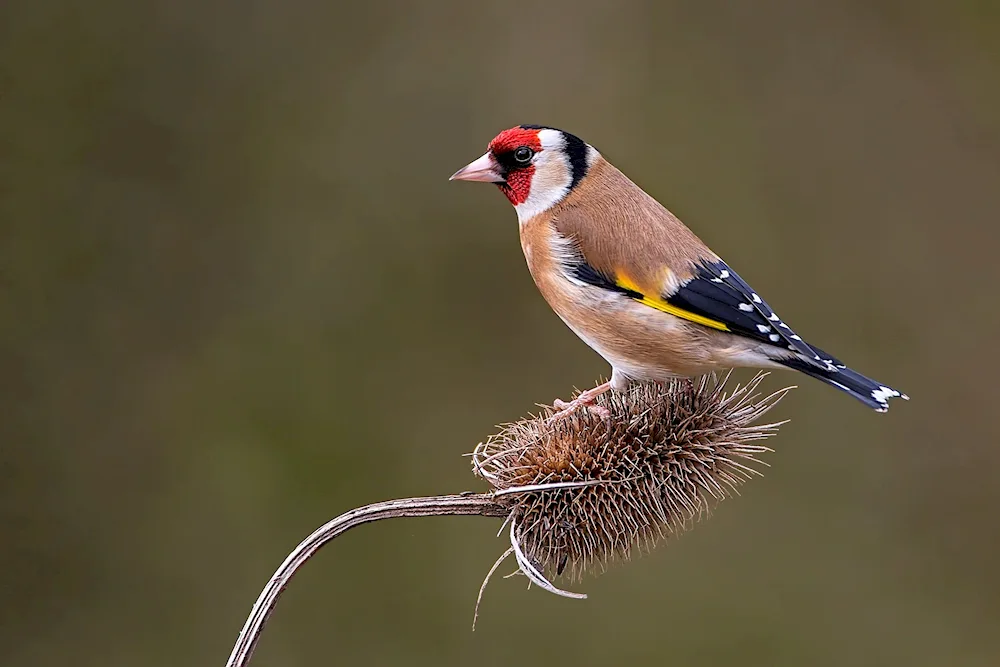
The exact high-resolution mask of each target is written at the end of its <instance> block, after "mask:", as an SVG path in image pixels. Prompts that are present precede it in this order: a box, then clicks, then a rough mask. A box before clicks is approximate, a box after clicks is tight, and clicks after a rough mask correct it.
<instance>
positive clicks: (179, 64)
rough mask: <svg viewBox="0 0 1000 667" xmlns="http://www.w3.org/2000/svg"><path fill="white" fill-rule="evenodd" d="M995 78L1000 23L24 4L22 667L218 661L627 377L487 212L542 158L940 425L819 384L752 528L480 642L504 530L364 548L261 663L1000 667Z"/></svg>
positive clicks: (926, 17) (889, 8)
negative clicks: (522, 435)
mask: <svg viewBox="0 0 1000 667" xmlns="http://www.w3.org/2000/svg"><path fill="white" fill-rule="evenodd" d="M998 70H1000V3H996V2H993V1H990V0H979V1H974V0H965V1H962V2H953V3H943V2H930V1H926V2H920V1H918V2H913V1H903V0H895V1H881V2H871V1H865V0H853V1H848V2H828V3H818V2H801V1H800V0H765V1H763V2H753V3H751V2H745V3H737V2H717V1H712V2H706V1H704V0H689V1H685V2H654V1H649V2H641V1H637V0H636V1H620V2H615V3H604V2H592V1H591V2H588V1H583V0H575V1H569V0H564V1H560V2H547V3H518V2H503V3H470V2H459V1H456V0H450V1H445V2H425V3H417V2H413V3H403V2H369V3H338V2H307V1H305V0H285V1H282V2H278V1H277V0H272V1H271V2H260V1H257V0H246V1H244V2H223V1H221V0H199V1H195V0H155V1H146V2H127V1H125V0H121V1H109V0H101V1H99V2H94V1H91V2H83V1H70V0H48V1H47V0H26V1H22V0H5V1H4V2H3V3H0V223H2V229H0V234H2V235H0V289H2V299H0V346H2V347H0V354H2V357H0V361H2V368H0V393H2V396H0V398H2V406H3V407H2V413H0V414H2V418H0V437H2V444H0V447H2V449H0V475H2V478H0V664H2V665H4V666H5V667H6V666H11V667H22V666H23V667H27V666H33V665H57V664H67V663H70V664H84V665H101V666H108V667H112V666H126V665H127V666H130V667H134V666H135V665H151V666H156V665H221V664H223V663H224V661H225V659H226V657H227V656H228V654H229V651H230V648H231V646H232V642H233V640H234V639H235V637H236V633H237V631H238V630H239V628H240V627H241V626H242V624H243V621H244V619H245V616H246V613H247V612H248V611H249V608H250V605H251V603H252V602H253V600H254V599H255V597H256V596H257V593H258V591H259V590H260V588H261V587H262V586H263V584H264V583H265V581H266V580H267V578H268V577H269V576H270V574H271V573H272V571H273V569H274V567H275V566H276V565H277V564H278V563H279V562H280V561H281V560H282V559H283V558H284V556H285V554H286V552H287V551H288V550H289V549H290V548H291V547H292V546H293V545H294V544H295V543H296V542H297V541H298V540H299V539H300V538H302V537H304V536H305V535H306V534H308V533H309V532H310V531H311V530H312V529H313V528H314V527H315V526H317V525H318V524H320V523H322V522H323V521H325V520H327V519H328V518H330V517H332V516H333V515H335V514H338V513H340V512H342V511H344V510H346V509H348V508H351V507H354V506H357V505H361V504H365V503H368V502H373V501H376V500H380V499H385V498H390V497H398V496H407V495H419V494H435V493H448V492H457V491H461V490H464V489H475V490H478V489H482V488H483V485H482V484H481V483H479V482H478V481H477V480H475V479H474V478H473V477H472V476H471V474H470V471H469V461H468V459H466V458H463V457H462V454H463V453H464V452H468V451H470V450H471V449H472V447H473V446H474V445H475V444H476V443H477V442H478V441H479V440H481V439H483V438H485V437H486V436H487V435H488V434H489V433H491V432H492V431H493V430H494V424H496V423H499V422H503V421H508V420H511V419H514V418H517V417H519V416H521V415H523V414H525V413H526V412H527V411H529V410H531V409H532V408H533V405H534V404H535V403H536V402H549V401H551V400H552V399H554V398H556V397H566V396H567V395H568V394H569V393H570V391H571V389H572V387H573V386H588V385H590V384H591V383H593V382H595V381H596V380H597V379H598V377H599V376H601V375H602V374H606V373H607V372H608V368H607V366H606V365H605V364H604V362H603V361H601V360H600V358H599V357H597V355H595V354H594V353H593V352H591V351H590V350H589V349H588V348H587V347H586V346H585V345H584V344H583V343H581V342H579V341H578V340H577V339H576V337H575V336H574V335H573V334H572V333H571V332H570V331H569V330H567V329H566V328H565V327H564V326H563V325H562V323H561V322H560V321H559V320H558V319H557V318H556V317H555V316H554V315H553V314H552V313H551V312H550V311H549V309H548V307H547V306H546V305H545V304H544V303H543V301H542V299H541V297H540V296H539V295H538V294H537V293H536V291H535V288H534V286H533V284H532V282H531V279H530V277H529V275H528V272H527V271H526V269H525V266H524V259H523V257H522V255H521V251H520V248H519V246H518V240H517V224H516V219H515V216H514V212H513V211H512V210H511V209H510V206H509V204H508V203H507V202H506V201H505V200H504V198H503V197H502V196H501V195H500V194H499V193H497V192H496V191H495V189H494V188H491V187H488V186H484V185H479V186H476V185H470V184H464V183H463V184H456V183H449V182H448V180H447V178H448V176H449V175H450V174H451V173H452V172H453V171H454V170H455V169H457V168H458V167H460V166H462V165H464V164H465V163H466V162H468V161H469V160H471V159H473V158H475V157H477V156H478V155H480V154H481V153H482V151H483V150H484V148H485V146H486V143H487V142H488V141H489V139H490V138H491V137H492V136H493V135H494V134H495V133H496V132H498V131H499V130H501V129H504V128H506V127H509V126H512V125H515V124H518V123H544V124H549V125H554V126H556V127H562V128H565V129H567V130H569V131H571V132H574V133H577V134H579V135H581V136H582V137H583V138H584V139H586V140H588V141H589V142H591V143H593V144H594V145H596V146H597V147H598V148H599V149H600V150H601V151H602V152H603V153H604V154H605V156H607V157H608V158H609V159H610V160H611V161H612V162H614V163H615V164H616V165H617V166H619V167H620V168H622V169H623V170H624V171H625V172H626V173H628V174H629V175H630V176H631V177H632V178H633V179H635V180H636V181H637V182H638V183H639V184H640V185H642V186H643V187H645V188H646V189H647V190H648V191H649V192H650V193H651V194H653V195H654V196H656V197H657V198H658V199H660V200H661V201H663V202H664V203H665V204H666V205H667V206H668V207H670V208H671V209H672V210H674V212H676V213H677V214H678V215H680V216H681V217H682V219H684V220H685V221H686V222H687V223H688V224H689V225H690V226H691V227H693V228H694V229H695V230H696V231H697V232H698V233H699V234H700V235H701V236H702V237H703V238H704V239H705V240H706V241H707V242H708V243H709V244H710V245H711V246H713V248H714V249H715V250H716V251H717V252H719V253H720V254H722V255H723V256H724V257H726V258H727V260H728V261H729V263H730V264H732V265H733V266H734V267H736V268H737V269H738V270H739V271H740V272H741V273H742V274H743V276H744V277H745V278H746V279H748V280H749V281H750V282H751V283H752V284H753V285H754V286H755V287H756V289H757V290H758V291H760V292H761V293H762V294H765V295H767V297H768V298H769V300H770V301H771V303H772V304H773V305H774V306H776V307H777V308H778V309H779V312H781V313H783V314H784V316H785V317H787V318H788V320H789V321H790V322H791V323H792V324H793V325H794V326H796V328H797V329H798V330H799V331H800V332H801V333H803V334H804V335H805V336H806V337H807V338H809V339H811V340H813V341H814V342H816V343H817V344H819V345H821V346H823V347H826V348H827V349H829V350H831V351H832V352H834V353H836V354H838V355H839V356H841V357H842V358H844V359H845V360H847V361H848V362H849V363H851V364H852V365H853V366H855V367H857V368H859V369H860V370H862V371H864V372H866V373H868V374H871V375H873V376H875V377H877V378H879V379H882V380H885V381H887V382H891V383H893V384H894V385H895V386H898V387H899V388H901V389H903V390H905V391H907V392H909V394H910V395H911V396H912V398H913V400H912V401H911V402H910V403H908V404H901V403H896V404H894V406H893V409H892V410H891V411H890V413H889V414H888V415H877V414H875V413H874V412H871V411H868V410H865V409H864V408H863V407H862V406H860V405H859V404H857V403H856V402H854V401H852V400H851V399H849V398H847V397H845V396H843V395H841V394H839V393H837V392H835V391H833V390H831V389H829V388H826V387H823V386H822V385H820V384H819V383H816V382H814V381H811V380H808V379H803V380H802V381H801V382H800V385H801V388H800V389H799V390H798V391H797V392H795V393H793V395H792V396H790V397H789V398H788V399H787V400H786V402H784V403H783V404H782V405H781V406H780V408H779V409H778V410H777V411H776V414H777V415H778V416H781V417H791V418H792V419H793V421H792V422H791V424H789V425H788V426H786V427H785V428H784V429H783V431H782V433H781V434H780V435H779V436H778V438H777V439H775V440H774V441H772V445H773V446H774V447H775V448H776V449H777V453H776V454H773V455H771V456H770V457H768V459H767V460H768V462H769V463H771V464H772V466H773V467H772V468H771V469H770V470H769V471H768V473H767V476H766V477H765V478H764V479H763V480H758V481H756V482H754V483H752V484H750V485H749V486H748V487H746V490H745V492H744V494H743V496H742V497H741V498H739V499H736V500H733V501H729V502H727V503H724V504H723V505H722V506H721V507H720V508H719V510H718V511H717V512H716V514H715V516H714V518H713V519H712V520H711V521H709V522H707V523H703V524H701V525H699V526H698V528H697V529H696V530H695V531H694V532H692V533H690V534H689V535H686V536H685V537H684V538H683V539H680V540H678V541H676V542H674V543H672V544H670V545H667V546H665V547H662V548H660V549H658V550H656V551H655V552H654V553H653V554H652V555H650V556H647V557H644V558H641V559H639V560H637V561H634V562H632V563H631V564H629V565H627V566H625V567H617V568H614V569H613V570H612V571H610V572H609V573H607V574H605V575H604V576H602V577H599V578H592V579H588V580H586V581H584V582H583V583H582V584H580V585H578V586H576V587H575V588H576V589H577V590H583V591H586V592H588V593H589V594H590V599H589V600H587V601H585V602H578V601H572V600H565V599H559V598H555V597H552V596H550V595H547V594H545V593H543V592H541V591H538V590H537V589H532V590H525V585H524V584H525V580H524V579H523V578H519V579H513V580H503V579H500V578H497V579H495V580H494V582H493V583H492V584H491V586H490V588H489V589H488V590H487V592H486V596H485V599H484V602H483V607H482V610H481V615H480V624H479V629H478V630H477V631H476V632H475V633H472V632H470V629H469V626H470V622H471V619H472V607H473V603H474V601H475V596H476V591H477V589H478V586H479V584H480V581H481V580H482V577H483V575H484V574H485V573H486V570H487V569H488V567H489V565H490V564H491V563H492V561H493V559H494V558H495V556H496V555H497V554H499V553H500V551H502V550H503V549H504V543H503V539H497V538H496V537H495V532H496V530H497V529H498V527H499V523H498V522H496V521H493V520H486V519H481V518H435V519H421V520H417V519H408V520H399V521H393V522H385V523H381V524H376V525H373V526H369V527H365V528H361V529H359V530H357V531H354V532H352V533H350V534H349V535H347V536H345V537H344V538H343V539H341V540H339V541H338V543H335V544H334V545H333V546H332V547H330V548H328V549H327V550H326V551H324V552H322V553H321V554H320V556H318V557H317V558H316V559H314V560H313V561H312V562H311V563H310V564H309V566H308V567H307V568H306V569H305V570H303V572H302V573H301V575H300V576H299V577H298V578H297V579H296V580H295V582H294V583H293V584H292V586H291V587H290V589H289V591H288V593H287V594H286V596H285V598H284V599H283V600H282V604H280V605H279V607H278V610H277V613H276V614H275V616H274V617H273V620H272V622H271V624H270V626H269V628H268V630H267V632H265V634H264V637H263V640H262V642H261V645H260V648H259V650H258V653H257V656H256V660H255V664H257V665H313V664H352V665H354V664H356V665H404V664H405V665H470V664H475V665H510V664H511V663H512V662H516V663H517V664H519V665H561V664H567V665H569V664H573V665H608V664H627V665H662V664H670V665H672V664H677V665H730V664H752V665H773V666H782V665H789V666H792V665H794V666H797V667H798V666H801V665H812V666H826V665H838V666H839V665H907V666H908V667H910V666H922V665H928V666H930V665H933V666H939V665H963V666H964V665H975V666H979V665H983V666H985V665H996V664H1000V633H998V632H997V626H998V623H1000V568H998V567H997V565H998V563H1000V521H998V519H997V508H998V507H1000V484H998V483H997V479H998V478H1000V475H998V473H1000V446H998V444H1000V443H998V435H1000V433H998V430H1000V429H998V427H997V422H996V419H995V417H994V415H993V414H992V410H994V409H996V405H997V401H998V399H1000V394H998V390H997V388H996V385H995V379H994V377H993V376H994V374H995V372H996V370H997V350H996V344H997V331H998V329H997V324H998V316H997V311H998V299H997V291H996V290H997V287H996V286H997V282H998V280H1000V261H998V259H997V251H998V245H1000V244H998V239H1000V230H998V222H1000V78H998V77H997V71H998ZM798 381H799V378H794V377H793V376H791V375H778V376H776V377H773V378H772V379H770V380H768V386H769V387H771V388H776V387H778V386H781V385H782V384H783V383H790V382H798ZM503 572H506V570H501V573H503Z"/></svg>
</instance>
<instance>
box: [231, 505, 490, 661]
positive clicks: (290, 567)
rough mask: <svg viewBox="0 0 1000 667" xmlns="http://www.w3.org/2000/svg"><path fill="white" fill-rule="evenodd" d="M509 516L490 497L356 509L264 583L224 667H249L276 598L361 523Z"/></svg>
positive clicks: (295, 552)
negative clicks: (321, 553)
mask: <svg viewBox="0 0 1000 667" xmlns="http://www.w3.org/2000/svg"><path fill="white" fill-rule="evenodd" d="M508 513H509V509H507V508H505V507H504V506H502V505H501V504H499V503H498V502H497V501H496V499H495V498H494V497H493V495H491V494H472V493H470V494H461V495H453V496H431V497H427V498H402V499H398V500H387V501H385V502H381V503H373V504H371V505H365V506H364V507H358V508H356V509H353V510H351V511H349V512H345V513H344V514H341V515H340V516H338V517H337V518H336V519H333V520H332V521H329V522H327V523H325V524H323V525H322V526H320V527H319V528H317V529H316V530H315V531H314V532H313V534H312V535H310V536H309V537H307V538H306V539H304V540H303V541H302V542H301V543H299V545H298V546H297V547H295V549H294V550H293V551H292V552H291V553H290V554H288V557H287V558H285V562H283V563H282V564H281V566H280V567H279V568H278V569H277V571H276V572H275V573H274V575H273V576H272V577H271V580H270V581H269V582H267V586H265V587H264V590H263V591H261V593H260V596H259V597H258V598H257V602H255V603H254V605H253V609H251V611H250V616H249V618H247V622H246V623H245V624H244V625H243V630H242V631H240V636H239V637H238V638H237V640H236V645H235V646H234V647H233V652H232V653H231V654H230V655H229V661H228V662H227V663H226V667H246V665H247V664H249V662H250V657H251V656H252V655H253V651H254V648H255V647H256V646H257V641H258V639H260V634H261V632H263V630H264V625H265V624H266V623H267V620H268V617H269V616H270V615H271V612H272V611H273V610H274V607H275V605H276V604H277V603H278V598H279V597H281V593H282V592H283V591H284V590H285V586H287V585H288V583H289V582H290V581H291V579H292V577H294V576H295V573H296V572H298V570H299V568H300V567H302V566H303V565H304V564H305V562H306V561H307V560H309V558H311V557H312V555H313V554H315V553H316V552H317V551H319V550H320V549H321V548H322V547H323V546H324V545H326V544H327V543H328V542H330V541H331V540H332V539H333V538H335V537H337V536H339V535H340V534H341V533H343V532H345V531H347V530H350V529H351V528H354V527H355V526H360V525H361V524H363V523H370V522H372V521H380V520H382V519H395V518H397V517H403V516H443V515H479V516H492V517H505V516H507V514H508Z"/></svg>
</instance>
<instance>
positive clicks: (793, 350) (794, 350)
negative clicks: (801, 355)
mask: <svg viewBox="0 0 1000 667" xmlns="http://www.w3.org/2000/svg"><path fill="white" fill-rule="evenodd" d="M788 349H789V350H791V351H792V352H798V348H796V347H795V346H794V345H789V346H788Z"/></svg>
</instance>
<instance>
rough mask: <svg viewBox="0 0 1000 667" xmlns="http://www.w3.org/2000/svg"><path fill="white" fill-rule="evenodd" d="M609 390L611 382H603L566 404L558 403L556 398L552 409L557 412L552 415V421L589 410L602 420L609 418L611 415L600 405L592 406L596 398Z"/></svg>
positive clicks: (563, 402)
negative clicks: (578, 411) (582, 410)
mask: <svg viewBox="0 0 1000 667" xmlns="http://www.w3.org/2000/svg"><path fill="white" fill-rule="evenodd" d="M609 389H611V382H610V381H608V382H605V383H604V384H599V385H597V386H596V387H594V388H593V389H588V390H587V391H584V392H581V393H580V395H579V396H577V397H576V398H574V399H573V400H572V401H570V402H569V403H567V402H566V401H560V400H559V399H558V398H557V399H556V400H555V401H553V402H552V407H554V408H555V409H556V410H558V411H559V412H557V413H555V414H554V415H552V419H562V418H563V417H567V416H569V415H571V414H573V413H574V412H576V411H577V410H580V409H585V410H590V411H592V412H594V413H595V414H597V415H598V416H599V417H601V418H602V419H608V418H610V417H611V413H610V412H608V409H607V408H605V407H602V406H600V405H594V401H596V400H597V397H598V396H600V395H601V394H603V393H604V392H606V391H608V390H609Z"/></svg>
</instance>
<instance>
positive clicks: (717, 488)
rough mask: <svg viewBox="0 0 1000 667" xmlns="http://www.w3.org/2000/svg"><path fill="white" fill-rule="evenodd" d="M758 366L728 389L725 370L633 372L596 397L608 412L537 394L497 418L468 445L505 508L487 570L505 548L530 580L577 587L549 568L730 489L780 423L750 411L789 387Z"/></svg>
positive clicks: (598, 564)
mask: <svg viewBox="0 0 1000 667" xmlns="http://www.w3.org/2000/svg"><path fill="white" fill-rule="evenodd" d="M766 375H767V374H766V373H758V374H757V375H756V376H755V377H754V378H753V379H752V380H750V382H749V383H747V384H745V385H743V386H739V385H736V386H735V387H734V388H733V389H732V390H730V391H728V392H727V391H726V384H727V381H728V380H729V376H728V375H727V376H725V377H722V378H721V379H720V378H719V377H718V376H716V375H707V376H704V377H701V378H697V379H693V380H689V379H675V380H671V381H669V382H667V383H665V384H662V385H660V384H639V385H635V386H633V387H631V388H630V389H628V390H627V391H624V392H608V393H606V394H603V395H601V396H600V397H599V398H598V400H597V404H598V405H599V406H602V407H604V408H606V409H607V410H608V411H609V413H610V417H608V418H604V417H602V416H601V415H600V414H599V411H588V410H580V411H578V412H576V413H574V414H572V415H570V416H567V417H563V418H559V419H552V418H551V417H552V414H553V413H554V410H553V409H552V408H550V407H544V406H543V409H542V412H541V414H539V415H537V416H535V417H532V418H529V419H524V420H521V421H518V422H514V423H512V424H507V425H505V426H503V427H502V428H501V430H500V432H499V433H497V434H496V435H494V436H492V437H491V438H489V439H488V440H487V441H486V442H484V443H481V444H480V445H479V446H478V447H477V448H476V450H475V451H474V452H473V454H472V459H473V470H474V472H475V473H476V474H477V475H478V476H480V477H482V478H483V479H484V480H486V481H487V482H488V483H489V484H490V485H491V486H492V487H493V493H494V495H495V497H496V499H497V501H498V502H501V503H503V504H505V505H506V506H507V507H508V508H509V510H510V513H509V515H508V517H507V523H505V527H506V528H505V529H502V530H503V532H509V537H510V541H511V548H510V549H508V551H507V552H506V553H505V554H504V556H503V557H501V559H500V560H499V561H498V562H497V563H496V564H495V565H494V567H493V570H491V572H490V574H492V572H493V571H494V570H496V568H497V566H498V565H499V564H500V562H502V560H503V558H504V557H506V556H507V555H509V554H511V553H513V554H514V555H515V557H516V559H517V563H518V566H519V569H520V571H521V572H522V573H523V574H525V575H526V576H527V577H528V578H529V579H530V580H531V581H532V582H533V583H535V584H537V585H539V586H541V587H542V588H544V589H546V590H548V591H549V592H552V593H556V594H560V595H566V596H570V597H585V596H583V595H580V594H577V593H570V592H568V591H564V590H561V589H559V588H556V587H555V586H554V585H552V584H551V583H550V580H551V579H553V578H555V577H558V576H560V575H563V576H568V577H569V578H570V579H571V580H574V581H575V580H579V578H580V577H581V576H582V575H583V574H584V573H588V572H601V571H603V570H604V569H606V567H607V565H608V564H609V563H610V562H612V561H614V560H616V559H628V558H629V557H630V556H631V555H632V554H633V553H635V552H636V550H637V549H642V548H646V549H650V548H652V547H653V545H654V544H655V543H656V542H657V541H659V540H661V539H662V538H666V537H669V536H673V535H676V534H678V533H680V532H682V531H684V530H686V529H688V528H689V527H690V526H691V525H692V524H693V523H694V522H695V521H697V520H698V519H700V518H701V517H703V516H705V515H706V514H707V513H708V512H710V510H711V509H712V508H713V507H714V506H715V505H716V504H717V503H718V502H719V501H721V500H722V499H724V498H726V497H727V496H730V495H733V494H737V493H738V487H739V486H740V485H741V484H742V483H743V482H745V481H746V480H748V479H750V478H751V477H753V476H756V475H759V474H760V472H759V470H758V468H759V467H760V466H762V465H765V464H763V463H762V462H761V461H760V460H759V458H758V457H759V456H760V455H761V454H764V453H766V452H769V451H772V450H770V449H769V448H768V447H766V446H764V445H763V444H762V442H763V441H764V440H765V439H766V438H768V437H770V436H771V435H774V434H775V432H776V431H777V429H778V427H779V426H781V425H782V424H783V423H785V422H773V423H763V424H758V423H756V422H757V420H759V419H760V418H761V417H762V416H763V415H764V414H765V413H766V412H767V411H768V410H770V409H771V408H772V407H773V406H774V405H775V404H776V403H777V402H778V401H779V400H780V399H781V398H782V397H783V396H784V395H785V394H786V393H787V392H788V391H789V390H790V389H792V387H788V388H785V389H782V390H780V391H777V392H775V393H773V394H770V395H768V396H763V397H762V396H761V395H760V394H758V393H757V391H756V390H757V388H758V385H759V384H760V382H761V380H763V378H764V377H765V376H766ZM488 579H489V577H487V580H488ZM483 585H484V587H485V585H486V582H484V584H483ZM481 594H482V591H480V595H481Z"/></svg>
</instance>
